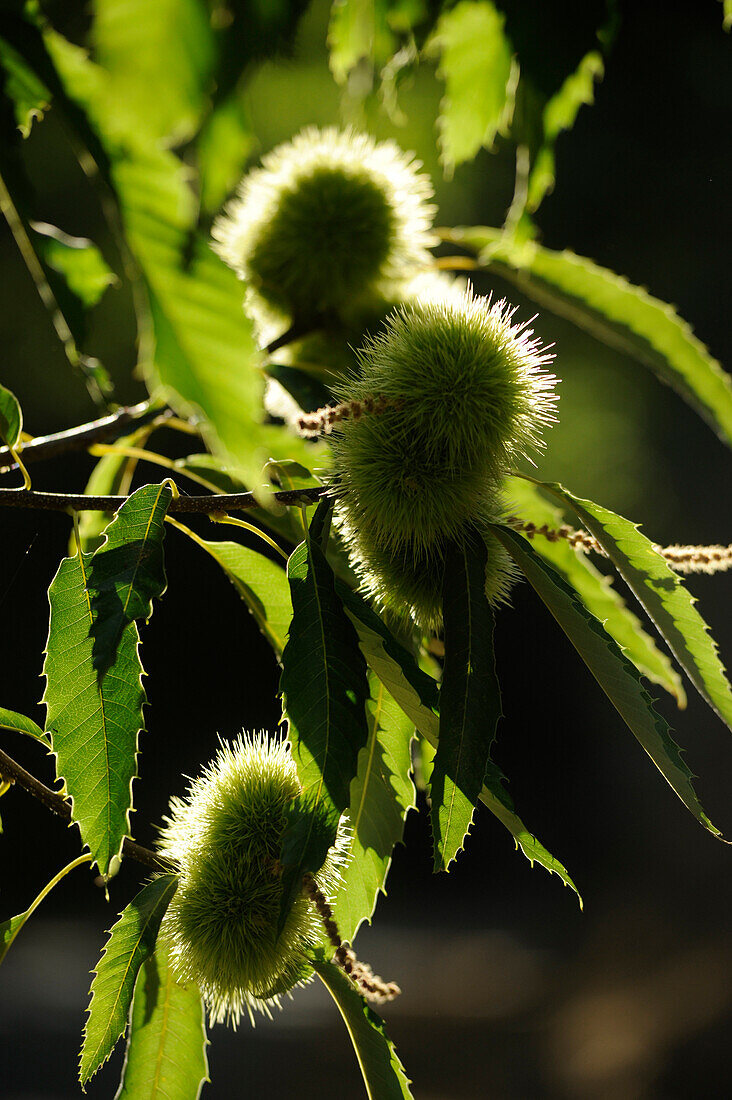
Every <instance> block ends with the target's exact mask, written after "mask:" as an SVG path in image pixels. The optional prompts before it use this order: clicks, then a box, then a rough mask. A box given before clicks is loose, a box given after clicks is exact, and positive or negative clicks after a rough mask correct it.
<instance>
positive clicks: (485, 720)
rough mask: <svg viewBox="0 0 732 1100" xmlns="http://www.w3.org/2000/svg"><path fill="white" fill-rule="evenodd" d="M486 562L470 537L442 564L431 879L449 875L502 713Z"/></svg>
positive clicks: (476, 541)
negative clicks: (433, 874)
mask: <svg viewBox="0 0 732 1100" xmlns="http://www.w3.org/2000/svg"><path fill="white" fill-rule="evenodd" d="M487 556H488V555H487V549H486V545H485V542H484V541H483V539H482V538H480V536H479V535H478V533H477V532H475V531H472V532H471V537H470V538H469V539H468V540H466V542H465V543H464V544H463V545H457V544H454V543H453V544H451V546H450V548H449V550H448V554H447V559H446V562H445V583H444V589H443V603H442V606H443V618H444V624H445V634H444V637H445V667H444V671H443V675H442V687H441V689H440V730H439V739H438V742H437V752H436V753H435V758H434V762H433V768H432V782H431V794H432V809H431V821H432V834H433V837H434V860H435V870H436V871H446V870H448V869H449V866H450V864H451V863H452V861H453V860H454V859H455V858H456V856H457V854H458V852H459V851H460V850H461V849H462V847H463V845H464V842H465V837H466V835H467V833H468V831H469V829H470V825H471V823H472V820H473V810H474V809H475V805H476V803H477V801H478V797H479V795H480V792H481V789H482V787H483V778H484V776H485V774H486V770H487V768H488V765H489V763H490V750H491V746H492V744H493V741H494V740H495V736H496V727H497V725H498V721H499V719H500V718H501V713H502V712H501V689H500V687H499V684H498V677H497V676H496V668H495V656H494V652H493V630H494V619H493V611H492V609H491V606H490V604H489V603H488V600H487V598H486V594H485V569H486V562H487Z"/></svg>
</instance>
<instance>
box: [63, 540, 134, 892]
mask: <svg viewBox="0 0 732 1100" xmlns="http://www.w3.org/2000/svg"><path fill="white" fill-rule="evenodd" d="M91 560H92V559H91V555H89V554H82V555H81V556H77V557H73V558H64V559H63V561H62V562H61V565H60V566H59V570H58V572H57V574H56V576H55V577H54V579H53V581H52V582H51V587H50V588H49V590H48V595H49V600H50V603H51V622H50V627H49V632H48V643H47V646H46V662H45V666H44V674H45V676H46V691H45V694H44V697H43V701H44V702H45V704H46V706H47V708H48V718H47V721H46V728H47V729H48V731H49V733H50V734H51V740H52V743H53V751H54V753H55V754H56V768H57V773H58V776H59V778H63V779H64V781H65V783H66V788H67V790H68V793H69V795H70V797H71V799H72V820H73V821H75V822H76V823H77V824H78V825H79V829H80V832H81V838H82V841H83V842H84V844H87V845H88V846H89V849H90V851H91V854H92V857H93V859H94V862H95V863H97V864H98V866H99V870H100V872H101V873H102V875H108V874H110V873H112V874H113V873H114V872H115V870H116V867H117V865H118V857H119V855H120V852H121V849H122V842H123V840H124V838H125V837H126V836H129V835H130V811H131V809H132V780H133V778H134V776H135V774H136V759H137V738H138V734H139V732H140V730H141V729H142V728H143V720H142V707H143V704H144V702H145V692H144V691H143V688H142V665H141V663H140V657H139V654H138V645H139V635H138V633H137V626H136V625H135V623H129V624H128V625H127V626H126V627H125V628H124V630H123V631H122V636H121V638H120V641H119V645H118V647H117V654H116V657H115V660H114V663H113V664H112V666H111V668H110V669H109V671H108V672H107V675H106V676H105V677H104V679H103V680H101V681H100V679H99V676H98V674H97V670H96V668H95V666H94V660H93V646H94V641H93V638H92V636H91V629H92V625H93V621H94V620H93V614H92V602H91V592H90V588H89V569H90V563H91Z"/></svg>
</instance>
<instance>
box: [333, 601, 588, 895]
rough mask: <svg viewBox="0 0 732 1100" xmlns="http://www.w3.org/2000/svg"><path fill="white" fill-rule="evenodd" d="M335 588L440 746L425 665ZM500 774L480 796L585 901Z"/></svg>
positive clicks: (362, 605) (373, 662)
mask: <svg viewBox="0 0 732 1100" xmlns="http://www.w3.org/2000/svg"><path fill="white" fill-rule="evenodd" d="M336 591H337V592H338V595H339V596H340V597H341V600H342V601H343V606H344V608H345V611H346V613H347V615H348V617H349V618H350V619H351V622H352V623H353V625H354V626H355V628H356V631H357V633H358V640H359V645H360V647H361V651H362V653H363V655H364V657H365V658H366V661H367V663H368V665H369V667H370V668H371V669H372V670H373V671H374V672H375V673H376V675H377V676H378V678H379V679H380V680H381V682H382V683H383V684H384V686H385V687H386V688H387V690H388V692H389V694H390V695H391V696H392V698H393V699H395V700H396V702H397V703H398V704H399V706H400V707H401V709H402V710H403V711H404V713H405V714H406V715H408V717H409V718H410V719H411V720H412V722H414V725H415V726H416V727H417V730H418V731H419V733H420V734H421V735H422V736H423V737H424V738H425V740H426V741H428V742H429V744H430V745H431V746H432V747H433V748H436V747H437V744H438V732H439V721H440V718H439V707H438V702H439V699H438V690H437V684H436V683H435V681H434V680H433V679H432V677H431V676H428V675H427V673H425V672H423V671H422V669H421V668H420V667H419V666H418V664H417V662H416V661H415V659H414V657H413V656H412V654H411V653H409V652H408V651H407V650H406V649H404V647H403V646H402V645H400V643H399V642H398V641H397V640H396V638H395V637H394V636H393V634H392V633H391V631H390V630H389V629H388V627H387V626H386V625H385V623H384V622H382V620H381V619H380V618H379V616H378V615H377V614H376V613H375V612H374V611H372V609H371V608H370V607H369V605H368V604H367V603H366V601H365V600H364V599H363V598H362V597H361V596H359V595H358V594H357V593H356V592H352V591H351V590H350V589H349V588H348V587H347V585H345V584H343V583H342V582H340V581H338V580H337V581H336ZM494 767H495V766H494ZM501 778H502V777H501V776H500V773H499V774H498V775H496V774H495V771H494V772H491V773H490V774H486V776H485V777H484V779H485V780H490V781H491V787H490V788H489V787H488V786H485V785H484V786H483V789H482V790H481V792H480V800H481V802H483V803H484V805H485V806H486V807H487V809H489V810H490V812H491V813H492V814H493V815H494V817H496V818H497V819H498V820H499V821H500V822H501V824H502V825H504V826H505V828H506V829H508V831H509V832H510V833H511V836H512V837H513V838H514V840H515V842H516V845H517V846H518V847H519V848H520V849H521V851H522V852H523V854H524V855H525V856H526V858H527V859H528V861H529V863H531V864H532V865H533V864H534V862H536V863H538V864H539V865H540V866H542V867H543V868H544V869H545V870H547V871H549V872H550V874H555V875H558V876H559V878H560V879H561V880H562V882H563V883H564V884H565V885H566V886H569V887H570V888H571V889H572V890H574V892H575V893H576V894H577V897H578V898H579V899H580V906H581V905H582V899H581V898H580V895H579V893H578V891H577V887H576V886H575V884H574V883H573V882H572V879H571V878H570V877H569V874H568V873H567V870H566V868H565V867H564V866H563V865H562V864H561V863H560V862H559V860H558V859H556V858H555V857H554V856H553V855H551V853H550V852H548V851H547V850H546V848H545V847H544V846H543V844H541V842H540V841H539V840H538V839H537V838H536V837H535V836H534V835H533V834H532V833H530V832H529V830H528V829H527V828H526V826H525V825H524V823H523V821H522V820H521V818H520V817H519V816H518V815H517V814H516V812H515V810H514V808H513V803H512V801H511V799H510V797H509V795H508V794H507V792H506V790H505V789H504V788H503V786H502V784H501Z"/></svg>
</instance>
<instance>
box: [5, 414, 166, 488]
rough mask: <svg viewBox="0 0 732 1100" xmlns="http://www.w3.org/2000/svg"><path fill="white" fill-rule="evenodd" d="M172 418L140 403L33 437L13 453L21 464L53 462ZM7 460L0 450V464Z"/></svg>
mask: <svg viewBox="0 0 732 1100" xmlns="http://www.w3.org/2000/svg"><path fill="white" fill-rule="evenodd" d="M172 415H173V412H172V410H171V409H162V408H161V407H160V406H159V405H157V406H156V405H153V403H152V402H151V401H142V402H140V404H139V405H129V406H127V407H125V408H122V409H117V411H116V412H114V413H111V414H110V415H109V416H103V417H101V419H100V420H92V421H90V422H89V423H88V424H79V426H78V427H76V428H69V429H68V430H67V431H65V432H54V433H53V435H39V436H36V438H35V439H32V440H31V441H30V442H29V443H25V444H24V445H23V446H22V447H21V448H16V450H18V451H19V453H20V454H21V456H22V459H23V462H24V463H28V462H38V461H39V460H40V459H43V458H53V457H55V455H59V454H64V453H65V452H67V451H79V450H83V448H84V447H88V446H89V445H90V444H91V443H100V442H101V441H102V440H103V439H115V438H116V437H117V436H119V435H124V434H126V432H125V429H126V428H128V427H129V425H131V424H135V425H142V424H145V423H147V422H148V421H150V420H154V419H155V418H156V417H158V416H162V417H169V416H172ZM9 457H10V451H9V449H8V448H7V447H0V462H2V460H3V459H7V458H9ZM16 468H17V467H16V464H15V463H10V464H8V465H7V466H0V474H7V473H9V472H10V471H11V470H14V469H16Z"/></svg>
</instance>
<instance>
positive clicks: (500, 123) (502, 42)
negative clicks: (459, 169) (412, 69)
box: [426, 0, 518, 166]
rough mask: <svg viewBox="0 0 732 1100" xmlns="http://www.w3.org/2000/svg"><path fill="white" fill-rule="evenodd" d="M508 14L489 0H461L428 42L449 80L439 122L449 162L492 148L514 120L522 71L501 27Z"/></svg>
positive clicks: (441, 74)
mask: <svg viewBox="0 0 732 1100" xmlns="http://www.w3.org/2000/svg"><path fill="white" fill-rule="evenodd" d="M504 21H505V20H504V16H503V15H502V14H501V13H500V12H499V11H498V10H497V9H496V7H495V6H494V5H493V3H491V2H490V0H460V3H459V4H457V5H456V6H455V7H454V8H452V9H451V10H450V11H447V12H445V13H443V14H442V15H441V16H440V18H439V21H438V23H437V26H436V27H435V30H434V33H433V35H432V37H431V38H430V40H429V42H428V43H427V47H426V48H427V51H428V53H431V54H433V55H436V56H438V57H439V62H438V68H437V75H438V76H439V77H440V78H441V79H442V80H443V81H444V82H445V96H444V99H443V100H442V103H441V104H440V117H439V119H438V123H437V124H438V127H439V131H440V147H441V150H442V159H443V161H444V163H445V164H446V165H448V166H453V165H456V164H461V163H462V162H463V161H466V160H472V158H473V157H474V156H475V154H476V153H477V152H478V150H479V149H480V148H481V146H484V147H485V148H486V149H490V148H491V146H492V145H493V142H494V141H495V138H496V135H497V134H504V133H505V132H506V129H507V127H508V126H509V124H510V122H511V117H512V115H513V107H514V97H515V91H516V82H517V79H518V71H517V68H516V65H515V62H514V61H513V56H512V55H513V51H512V49H511V44H510V42H509V41H508V39H507V38H506V36H505V34H504V32H503V25H504Z"/></svg>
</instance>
